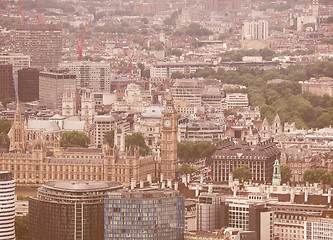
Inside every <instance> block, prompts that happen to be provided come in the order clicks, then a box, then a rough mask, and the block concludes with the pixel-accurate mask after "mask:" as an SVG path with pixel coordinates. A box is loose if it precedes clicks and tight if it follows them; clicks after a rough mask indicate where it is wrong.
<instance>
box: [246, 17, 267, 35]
mask: <svg viewBox="0 0 333 240" xmlns="http://www.w3.org/2000/svg"><path fill="white" fill-rule="evenodd" d="M242 39H243V40H267V39H268V22H267V21H266V20H256V21H245V22H244V24H243V29H242Z"/></svg>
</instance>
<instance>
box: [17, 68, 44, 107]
mask: <svg viewBox="0 0 333 240" xmlns="http://www.w3.org/2000/svg"><path fill="white" fill-rule="evenodd" d="M18 96H19V99H20V101H21V102H31V101H35V100H38V99H39V71H38V70H37V69H36V68H23V69H21V70H18Z"/></svg>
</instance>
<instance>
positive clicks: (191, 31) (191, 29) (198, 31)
mask: <svg viewBox="0 0 333 240" xmlns="http://www.w3.org/2000/svg"><path fill="white" fill-rule="evenodd" d="M185 33H186V34H187V35H189V36H191V37H200V36H208V35H211V34H213V32H212V31H211V30H209V29H207V28H204V27H202V26H201V25H200V24H198V23H191V24H190V25H189V26H188V27H187V29H186V31H185Z"/></svg>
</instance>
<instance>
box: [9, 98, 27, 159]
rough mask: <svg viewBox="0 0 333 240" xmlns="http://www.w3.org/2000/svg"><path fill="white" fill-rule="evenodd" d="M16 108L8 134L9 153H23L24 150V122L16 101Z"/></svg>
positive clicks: (18, 103)
mask: <svg viewBox="0 0 333 240" xmlns="http://www.w3.org/2000/svg"><path fill="white" fill-rule="evenodd" d="M16 104H17V107H16V112H15V116H14V122H13V126H12V129H11V133H10V145H9V151H10V152H20V153H24V152H25V150H26V142H25V133H24V122H23V121H22V115H21V111H20V102H19V100H17V103H16Z"/></svg>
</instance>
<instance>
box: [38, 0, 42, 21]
mask: <svg viewBox="0 0 333 240" xmlns="http://www.w3.org/2000/svg"><path fill="white" fill-rule="evenodd" d="M36 3H37V9H38V14H37V16H36V17H37V21H38V23H39V24H42V23H43V20H42V15H41V13H40V7H39V3H38V0H36Z"/></svg>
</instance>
